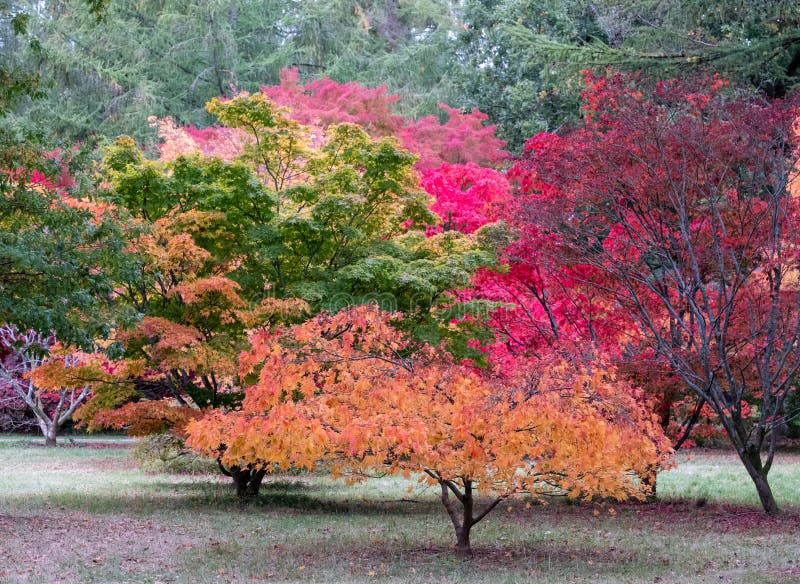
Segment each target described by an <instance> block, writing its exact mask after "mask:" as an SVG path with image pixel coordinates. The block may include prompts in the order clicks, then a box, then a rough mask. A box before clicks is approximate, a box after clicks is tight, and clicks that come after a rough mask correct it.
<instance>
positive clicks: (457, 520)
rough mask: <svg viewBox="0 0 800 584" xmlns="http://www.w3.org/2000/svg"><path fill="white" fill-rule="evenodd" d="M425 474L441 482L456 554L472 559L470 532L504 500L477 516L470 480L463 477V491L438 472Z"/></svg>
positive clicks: (429, 471) (488, 507)
mask: <svg viewBox="0 0 800 584" xmlns="http://www.w3.org/2000/svg"><path fill="white" fill-rule="evenodd" d="M425 472H426V473H427V474H428V475H429V476H431V477H433V478H434V479H436V480H437V481H439V486H440V487H441V489H442V504H443V505H444V508H445V509H446V510H447V514H448V515H449V516H450V521H451V522H452V523H453V528H454V529H455V532H456V554H458V555H459V556H463V557H466V558H469V557H472V546H471V545H470V541H469V532H470V530H471V529H472V528H473V527H474V526H475V525H476V524H477V523H479V522H480V521H481V519H483V518H484V517H486V516H487V515H488V514H489V513H490V512H491V510H492V509H494V508H495V507H496V506H497V504H498V503H500V501H501V500H502V498H500V497H498V498H497V499H495V500H494V501H492V502H491V503H490V504H489V505H487V506H486V508H484V509H483V511H481V512H480V513H478V514H477V515H475V506H474V505H475V500H474V498H473V494H472V486H473V485H472V481H471V480H470V479H467V478H464V477H461V482H462V487H463V491H462V490H460V489H459V488H458V485H457V484H456V483H455V482H454V481H452V480H448V479H446V478H444V477H442V475H440V474H439V473H438V472H436V471H434V470H430V469H427V470H426V471H425ZM451 494H452V495H454V496H455V498H456V500H455V501H454V500H453V499H452V498H451V497H450V495H451ZM459 504H460V505H459Z"/></svg>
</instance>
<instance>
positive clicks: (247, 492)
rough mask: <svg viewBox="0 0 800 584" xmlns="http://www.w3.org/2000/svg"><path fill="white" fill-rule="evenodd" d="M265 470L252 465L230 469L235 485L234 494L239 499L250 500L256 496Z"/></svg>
mask: <svg viewBox="0 0 800 584" xmlns="http://www.w3.org/2000/svg"><path fill="white" fill-rule="evenodd" d="M265 474H266V471H265V470H264V469H255V468H252V467H249V466H247V467H245V468H238V467H234V468H232V469H231V470H230V475H231V477H232V478H233V484H234V485H235V486H236V496H237V497H239V500H241V501H250V500H253V499H255V498H256V497H257V496H258V492H259V490H260V489H261V482H262V481H263V480H264V475H265Z"/></svg>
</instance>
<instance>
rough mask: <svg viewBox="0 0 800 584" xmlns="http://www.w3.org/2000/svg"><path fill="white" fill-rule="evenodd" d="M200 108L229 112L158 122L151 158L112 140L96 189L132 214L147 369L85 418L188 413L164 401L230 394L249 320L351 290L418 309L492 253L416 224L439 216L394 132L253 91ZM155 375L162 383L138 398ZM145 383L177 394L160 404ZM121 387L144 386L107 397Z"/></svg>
mask: <svg viewBox="0 0 800 584" xmlns="http://www.w3.org/2000/svg"><path fill="white" fill-rule="evenodd" d="M209 109H210V110H212V111H213V112H215V114H216V115H219V117H220V119H221V121H222V122H223V123H225V124H226V126H224V127H214V128H210V129H208V130H196V129H190V128H177V127H176V126H175V125H174V124H173V123H170V122H161V123H160V127H159V131H160V132H161V134H162V136H163V138H164V140H165V141H164V143H163V144H162V147H161V151H162V159H160V160H158V161H149V160H146V159H145V158H144V156H143V155H142V153H141V152H140V151H139V150H137V149H136V148H135V144H134V143H133V141H132V140H131V139H130V138H122V139H120V140H118V141H117V143H116V144H115V145H114V146H112V147H111V148H109V149H108V151H107V155H106V158H105V162H104V167H105V171H106V176H107V178H108V179H109V181H108V183H109V184H108V187H109V188H108V191H107V193H106V194H107V196H108V197H109V198H111V199H112V200H113V201H114V202H115V204H117V205H119V206H121V207H124V208H126V209H128V210H129V212H130V213H131V214H132V215H133V219H132V220H131V221H130V222H129V227H130V232H129V238H130V244H129V251H130V252H131V253H132V254H133V256H134V257H135V258H136V260H137V261H136V262H135V263H134V264H133V265H132V267H131V269H130V270H129V271H128V272H127V273H126V274H125V279H124V280H123V282H122V283H123V285H124V290H121V291H120V295H121V296H122V297H123V298H124V299H125V300H126V301H127V302H128V303H129V304H130V305H131V306H132V307H134V308H135V309H136V310H137V311H138V312H139V313H142V314H144V315H145V316H144V317H143V318H142V319H141V321H140V322H139V323H138V324H136V325H135V326H134V327H131V329H130V330H127V331H126V332H125V333H124V334H121V335H119V336H118V340H120V341H122V342H123V344H124V345H125V347H126V357H127V358H132V359H137V360H139V359H143V360H144V361H145V362H146V363H147V365H148V375H149V378H148V379H144V380H139V388H138V389H137V387H136V386H135V385H134V384H132V383H130V382H129V383H127V384H117V385H108V388H107V390H104V391H95V397H94V398H93V400H92V401H91V402H90V403H89V404H88V405H87V406H86V407H84V408H83V409H82V410H81V413H80V415H81V416H82V419H83V420H85V421H87V422H88V423H89V425H90V427H93V425H94V424H100V423H110V424H112V425H113V426H114V427H119V426H120V425H123V426H125V425H127V426H129V427H130V428H134V429H135V431H139V430H144V429H145V428H149V429H154V428H163V427H164V426H166V425H169V424H170V423H172V422H175V423H178V425H181V424H182V423H183V422H184V421H186V419H187V418H186V416H182V415H178V413H177V412H173V413H170V411H169V408H170V407H178V408H185V407H187V406H188V407H195V408H225V409H229V408H233V407H235V406H236V403H237V400H238V399H239V396H240V393H241V389H242V385H241V384H242V381H241V378H240V377H239V375H238V371H237V369H238V368H237V365H236V363H237V358H238V354H239V352H240V351H241V350H242V349H243V348H244V345H245V342H246V331H248V330H250V329H252V328H256V327H266V328H268V329H269V328H273V327H276V326H279V325H286V324H290V323H293V322H296V321H299V320H303V319H305V318H307V317H308V315H309V314H314V313H316V312H319V311H320V310H322V309H324V308H327V309H329V310H338V309H339V308H341V307H343V306H345V305H348V304H351V303H354V302H356V303H358V302H365V303H369V302H378V303H384V304H386V305H388V306H387V307H389V308H391V309H397V308H402V309H403V310H405V311H407V312H408V314H409V315H410V317H411V318H410V319H409V320H412V319H417V320H418V322H425V323H427V322H428V321H429V320H431V319H432V317H431V313H432V312H434V311H435V310H436V309H437V307H438V306H440V305H446V304H447V303H448V302H449V301H450V298H449V296H448V295H447V291H448V290H450V289H453V288H455V287H459V286H464V285H466V284H467V283H468V282H469V277H470V275H471V273H472V272H473V271H474V270H475V269H476V268H477V266H478V265H482V264H485V263H486V262H488V261H489V260H490V259H491V253H489V252H488V251H487V250H486V249H484V243H483V242H481V241H480V240H479V239H478V237H477V236H467V235H464V234H460V233H457V232H448V233H442V234H437V235H434V236H432V237H426V236H425V234H424V231H423V230H424V229H425V227H426V225H431V224H434V223H436V216H435V215H434V214H433V213H431V212H430V211H429V209H428V205H429V203H430V199H429V198H428V196H427V195H426V193H425V192H424V191H423V190H422V189H420V188H419V186H418V175H417V174H416V172H415V171H414V170H413V168H412V167H413V164H414V161H415V158H414V156H413V155H412V154H411V153H409V152H407V151H405V150H403V149H401V148H399V147H398V146H397V145H396V143H395V142H394V140H393V139H392V138H380V139H374V138H371V137H370V136H369V135H368V134H367V133H366V132H364V131H363V130H362V129H360V128H359V127H358V126H355V125H351V124H338V125H330V126H329V127H327V128H326V129H325V130H324V131H322V130H321V129H320V128H319V127H317V128H315V129H310V128H307V127H303V126H300V125H299V124H298V123H297V122H296V121H295V120H293V119H291V118H290V117H289V115H288V112H286V111H285V110H283V109H281V108H278V107H276V106H275V104H274V103H272V102H271V101H270V100H269V99H268V98H266V97H265V96H264V95H263V94H255V95H252V96H251V95H246V94H242V95H238V96H236V97H234V98H231V99H229V100H212V102H210V103H209ZM315 131H317V132H318V134H317V135H316V136H313V135H312V134H313V132H315ZM220 155H222V156H220ZM223 157H224V158H223ZM156 382H163V387H162V388H161V390H162V391H161V392H160V393H159V394H158V395H156V396H152V395H151V396H147V397H148V399H147V400H145V399H140V398H142V397H145V396H143V395H142V391H140V389H142V388H145V387H147V388H148V389H149V388H150V387H151V386H150V385H149V384H151V383H156ZM153 397H168V398H170V400H172V401H161V403H160V405H159V406H155V405H154V404H152V403H150V399H152V398H153ZM131 399H140V401H139V402H138V404H131V405H125V406H124V407H123V409H122V410H121V411H120V412H118V413H116V414H111V413H110V412H108V411H107V410H108V409H109V408H115V407H118V406H120V405H122V404H124V403H125V402H126V401H128V400H131ZM182 411H183V410H182ZM139 414H141V416H144V417H145V418H146V420H147V421H146V423H141V422H142V421H143V420H141V419H140V418H139V417H138V416H139ZM173 414H174V415H173ZM179 429H180V428H176V430H179ZM225 470H226V472H231V473H233V474H236V473H239V472H240V471H241V472H242V473H244V472H249V471H248V470H247V469H246V468H245V469H236V468H233V467H228V466H226V467H225ZM249 476H250V475H249V474H248V476H247V477H245V478H244V479H242V480H245V482H247V481H249V480H250V479H249ZM238 480H239V479H238V478H237V481H238ZM240 482H241V481H240ZM258 482H260V478H258Z"/></svg>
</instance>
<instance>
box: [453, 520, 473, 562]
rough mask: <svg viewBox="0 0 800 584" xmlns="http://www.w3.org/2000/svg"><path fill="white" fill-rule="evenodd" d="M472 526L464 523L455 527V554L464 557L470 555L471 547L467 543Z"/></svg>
mask: <svg viewBox="0 0 800 584" xmlns="http://www.w3.org/2000/svg"><path fill="white" fill-rule="evenodd" d="M470 529H472V526H471V525H469V524H466V525H465V526H463V527H462V528H461V529H456V554H458V555H459V556H464V557H471V556H472V547H471V546H470V543H469V532H470Z"/></svg>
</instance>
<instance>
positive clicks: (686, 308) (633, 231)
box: [511, 75, 800, 513]
mask: <svg viewBox="0 0 800 584" xmlns="http://www.w3.org/2000/svg"><path fill="white" fill-rule="evenodd" d="M584 103H585V118H584V122H583V123H582V124H581V125H580V126H579V127H576V128H574V129H573V130H572V131H570V132H567V133H565V134H564V135H553V134H541V135H539V136H536V137H534V138H532V139H531V140H530V141H529V142H528V144H527V146H526V150H527V153H526V156H525V157H524V159H522V160H521V161H520V162H518V163H517V165H516V166H515V168H514V169H513V171H512V172H511V174H512V175H513V177H514V178H515V180H516V181H518V183H519V185H520V188H521V192H522V197H521V204H520V206H519V209H518V212H517V217H518V220H519V222H520V223H521V224H522V225H523V226H524V225H526V224H527V225H534V226H536V231H532V230H531V229H530V228H526V227H523V229H527V231H523V233H525V234H526V235H527V233H537V232H538V233H541V234H546V236H547V237H548V238H549V239H550V240H551V241H552V244H551V245H550V246H549V249H550V250H551V251H550V252H549V253H548V254H547V257H548V258H549V259H550V261H551V262H558V263H561V264H563V265H565V266H566V267H565V271H572V272H573V273H577V272H578V270H580V271H582V272H583V275H582V277H581V278H580V282H581V287H582V288H583V289H585V290H586V294H585V297H586V298H587V299H588V298H589V297H590V296H589V295H591V296H592V297H594V298H596V299H597V302H595V306H596V308H593V309H592V310H591V311H590V310H587V307H588V305H587V306H585V307H583V308H581V310H580V314H581V315H584V318H583V320H584V321H586V320H587V319H586V317H588V316H591V317H592V321H593V322H594V327H593V328H594V330H597V331H599V330H600V329H599V327H600V326H608V325H612V326H613V327H614V328H618V327H619V325H618V324H617V323H615V321H619V318H618V315H622V316H623V321H622V322H627V324H626V325H625V328H624V333H625V335H626V338H627V340H626V341H625V344H624V345H622V346H621V349H622V351H621V352H620V358H623V359H625V360H627V361H628V365H627V366H628V367H632V369H633V370H635V369H636V367H637V366H638V367H641V368H642V371H641V373H642V374H641V375H639V376H638V377H639V379H640V380H642V381H643V382H644V385H645V387H649V389H650V390H651V391H652V392H653V393H654V394H655V395H659V394H660V396H661V397H662V399H663V400H665V401H664V403H663V406H664V407H666V408H671V407H672V406H673V405H677V404H678V403H681V402H684V399H683V396H681V395H680V393H678V394H677V395H676V391H675V390H676V384H677V385H682V387H683V388H684V389H685V390H688V391H689V392H690V393H689V395H692V394H693V395H694V396H695V400H694V404H693V405H691V406H690V408H689V409H690V410H694V411H695V412H697V413H698V415H699V414H700V413H701V412H702V411H703V408H704V407H705V406H706V405H707V406H708V408H710V410H712V411H713V412H714V414H715V415H716V416H717V419H718V421H719V424H720V425H721V426H722V427H724V429H725V432H726V433H727V435H728V438H729V439H730V440H731V442H732V444H733V446H734V447H735V449H736V451H737V453H738V454H739V456H740V458H741V459H742V462H743V464H744V466H745V468H746V469H747V471H748V474H749V475H750V477H751V478H752V480H753V482H754V484H755V486H756V488H757V490H758V492H759V495H760V497H761V500H762V504H763V506H764V508H765V510H767V511H768V512H770V513H777V505H776V504H775V501H774V499H773V497H772V493H771V491H770V489H769V485H768V483H767V479H766V477H767V474H768V472H769V470H770V468H771V466H772V461H773V457H774V453H775V448H776V444H777V440H778V435H779V431H778V430H779V428H780V426H781V424H783V423H785V420H787V419H790V418H791V417H792V416H794V415H796V414H795V413H794V412H792V411H791V410H790V408H789V403H790V396H792V395H793V393H794V392H795V385H794V383H795V382H794V380H795V377H796V373H797V371H798V368H800V335H799V334H798V333H799V332H800V326H799V325H800V311H799V310H798V303H797V298H798V281H800V278H799V276H800V274H798V261H797V260H798V256H797V250H798V241H797V229H796V227H795V223H796V219H797V217H798V212H799V211H800V209H798V199H797V197H796V195H795V194H794V193H795V192H796V190H797V187H796V183H797V157H798V150H797V147H798V146H797V135H796V131H795V129H796V120H797V118H798V112H800V110H798V103H797V98H792V99H787V100H776V101H767V100H764V99H761V98H755V97H751V96H748V95H746V94H743V93H737V92H734V91H731V90H730V89H729V88H728V85H727V83H726V82H724V81H723V80H720V79H718V78H706V79H699V80H697V79H695V80H692V81H667V82H658V83H655V82H652V81H650V80H647V79H645V78H642V77H627V76H623V75H613V76H610V77H593V76H591V75H589V76H587V90H586V92H585V94H584ZM531 243H532V244H535V240H531ZM556 265H557V264H556ZM598 302H599V304H598ZM573 304H574V305H575V306H576V307H578V305H577V303H576V302H573ZM603 337H604V336H603V335H600V336H599V337H598V338H600V339H603ZM612 338H613V336H612ZM659 371H661V372H663V373H662V374H659V373H658V372H659ZM634 375H636V374H635V371H634ZM665 376H666V378H665ZM676 377H677V378H678V379H676ZM665 380H666V381H667V383H666V384H664V383H663V382H664V381H665ZM684 395H686V394H684ZM690 403H691V402H690ZM669 417H670V416H669V410H667V411H664V412H663V413H662V421H663V422H666V423H665V426H666V425H667V423H668V422H669ZM690 417H693V416H690ZM689 421H690V422H691V420H689Z"/></svg>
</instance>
